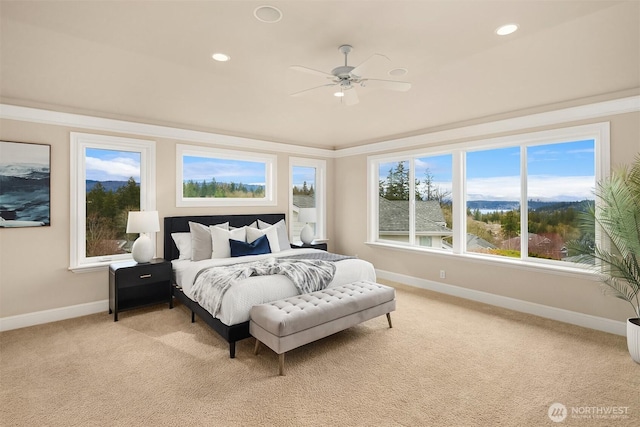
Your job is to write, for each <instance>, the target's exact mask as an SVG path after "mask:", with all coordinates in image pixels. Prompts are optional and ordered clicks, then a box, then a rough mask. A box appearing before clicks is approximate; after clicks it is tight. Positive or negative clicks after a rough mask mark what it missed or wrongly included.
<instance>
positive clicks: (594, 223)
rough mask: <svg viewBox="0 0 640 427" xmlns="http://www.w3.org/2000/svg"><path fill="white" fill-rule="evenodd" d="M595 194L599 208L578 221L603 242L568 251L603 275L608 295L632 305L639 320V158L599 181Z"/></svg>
mask: <svg viewBox="0 0 640 427" xmlns="http://www.w3.org/2000/svg"><path fill="white" fill-rule="evenodd" d="M595 193H596V200H597V203H596V205H595V206H590V207H589V208H588V209H587V211H586V212H583V213H582V214H580V217H579V219H580V225H581V229H582V230H583V232H585V233H593V230H594V229H596V227H598V229H599V230H601V232H602V236H601V237H602V238H601V239H600V240H601V241H600V242H597V244H596V245H595V246H592V245H590V244H589V242H585V241H583V242H571V243H570V244H569V248H570V249H571V250H572V251H574V252H575V253H577V254H579V257H578V262H583V263H587V264H589V265H590V266H592V268H593V269H595V270H596V271H597V272H598V273H599V274H600V275H602V282H603V285H604V289H605V293H606V294H609V295H611V296H614V297H616V298H620V299H622V300H624V301H627V302H629V303H630V304H631V305H632V307H633V310H634V312H635V314H636V315H637V316H638V317H640V304H639V302H640V301H639V298H640V264H639V261H638V257H639V256H640V155H638V156H637V157H636V159H635V160H634V163H633V164H632V165H631V167H621V168H619V169H618V170H615V171H614V172H613V173H612V174H611V176H610V177H609V178H606V179H604V180H602V181H600V182H599V183H598V185H597V186H596V191H595Z"/></svg>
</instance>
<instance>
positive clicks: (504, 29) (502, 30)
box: [496, 24, 518, 36]
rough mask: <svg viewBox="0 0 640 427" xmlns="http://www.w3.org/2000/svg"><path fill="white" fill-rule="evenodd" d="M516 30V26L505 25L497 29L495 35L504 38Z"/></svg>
mask: <svg viewBox="0 0 640 427" xmlns="http://www.w3.org/2000/svg"><path fill="white" fill-rule="evenodd" d="M517 29H518V26H517V25H516V24H507V25H503V26H501V27H498V29H497V30H496V34H497V35H499V36H506V35H508V34H511V33H514V32H515V31H516V30H517Z"/></svg>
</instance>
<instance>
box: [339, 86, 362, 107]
mask: <svg viewBox="0 0 640 427" xmlns="http://www.w3.org/2000/svg"><path fill="white" fill-rule="evenodd" d="M342 98H343V99H344V103H345V105H356V104H357V103H358V102H360V100H359V99H358V93H357V92H356V90H355V89H354V88H351V89H348V90H345V91H344V96H343V97H342Z"/></svg>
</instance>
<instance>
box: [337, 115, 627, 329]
mask: <svg viewBox="0 0 640 427" xmlns="http://www.w3.org/2000/svg"><path fill="white" fill-rule="evenodd" d="M605 121H609V122H610V123H611V163H612V165H617V164H618V165H619V164H622V163H626V162H629V161H631V160H632V159H633V158H634V157H635V156H636V155H637V154H638V152H639V151H640V113H629V114H621V115H618V116H615V117H607V118H599V119H596V120H591V121H581V122H580V123H571V124H566V125H563V126H570V125H576V124H585V123H596V122H605ZM556 127H560V126H556ZM545 129H548V127H547V128H545ZM535 130H542V128H541V129H530V130H528V131H535ZM491 136H493V135H491ZM484 137H489V135H486V136H484ZM478 139H480V138H478ZM447 142H448V141H445V142H444V143H447ZM413 148H418V147H413ZM335 168H336V177H335V179H336V182H348V183H349V185H348V186H342V187H341V188H342V189H343V191H344V192H341V193H340V194H339V195H338V194H336V195H335V200H334V202H335V214H336V219H339V220H336V222H335V234H336V236H340V237H339V239H338V241H337V242H336V243H337V244H336V249H337V251H338V252H341V253H345V254H349V255H354V254H357V255H358V256H359V257H360V258H363V259H366V260H368V261H370V262H372V263H373V264H374V265H375V267H376V268H377V269H379V270H383V271H387V272H392V273H396V274H403V275H407V276H410V277H414V278H418V279H424V280H429V281H434V282H441V283H446V284H451V285H455V286H459V287H463V288H467V289H471V290H477V291H483V292H488V293H492V294H495V295H500V296H504V297H510V298H515V299H518V300H523V301H528V302H531V303H537V304H543V305H546V306H550V307H557V308H560V309H566V310H571V311H575V312H578V313H584V314H589V315H593V316H598V317H603V318H608V319H613V320H619V321H624V320H625V319H626V318H627V317H631V316H632V315H633V311H632V310H631V306H629V305H628V304H627V303H625V302H622V301H620V300H617V299H616V298H613V297H610V296H604V295H602V292H601V289H600V287H599V285H598V283H597V282H593V281H591V280H587V279H585V278H584V277H582V276H579V275H575V274H567V273H558V272H556V273H554V272H551V271H548V270H539V269H535V268H526V269H525V268H517V267H512V266H507V265H505V264H503V263H496V262H483V261H477V260H471V259H468V258H464V257H462V256H455V255H445V254H437V253H416V252H412V251H407V250H398V249H390V248H382V247H374V246H370V245H367V244H365V241H366V239H367V214H366V206H367V199H366V198H367V192H366V188H367V156H366V155H359V156H350V157H343V158H338V159H336V165H335ZM440 270H445V271H446V276H447V278H446V279H440V278H439V272H440Z"/></svg>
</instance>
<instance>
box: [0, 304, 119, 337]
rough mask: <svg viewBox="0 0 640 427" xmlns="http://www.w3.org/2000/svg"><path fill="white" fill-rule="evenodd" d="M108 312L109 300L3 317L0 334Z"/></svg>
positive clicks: (0, 321) (0, 320) (0, 319)
mask: <svg viewBox="0 0 640 427" xmlns="http://www.w3.org/2000/svg"><path fill="white" fill-rule="evenodd" d="M108 310H109V300H103V301H96V302H89V303H86V304H78V305H72V306H69V307H61V308H54V309H51V310H44V311H37V312H35V313H27V314H19V315H17V316H9V317H3V318H0V332H2V331H10V330H12V329H19V328H26V327H27V326H35V325H41V324H43V323H51V322H57V321H59V320H65V319H72V318H74V317H80V316H87V315H89V314H96V313H103V312H106V311H108Z"/></svg>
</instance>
